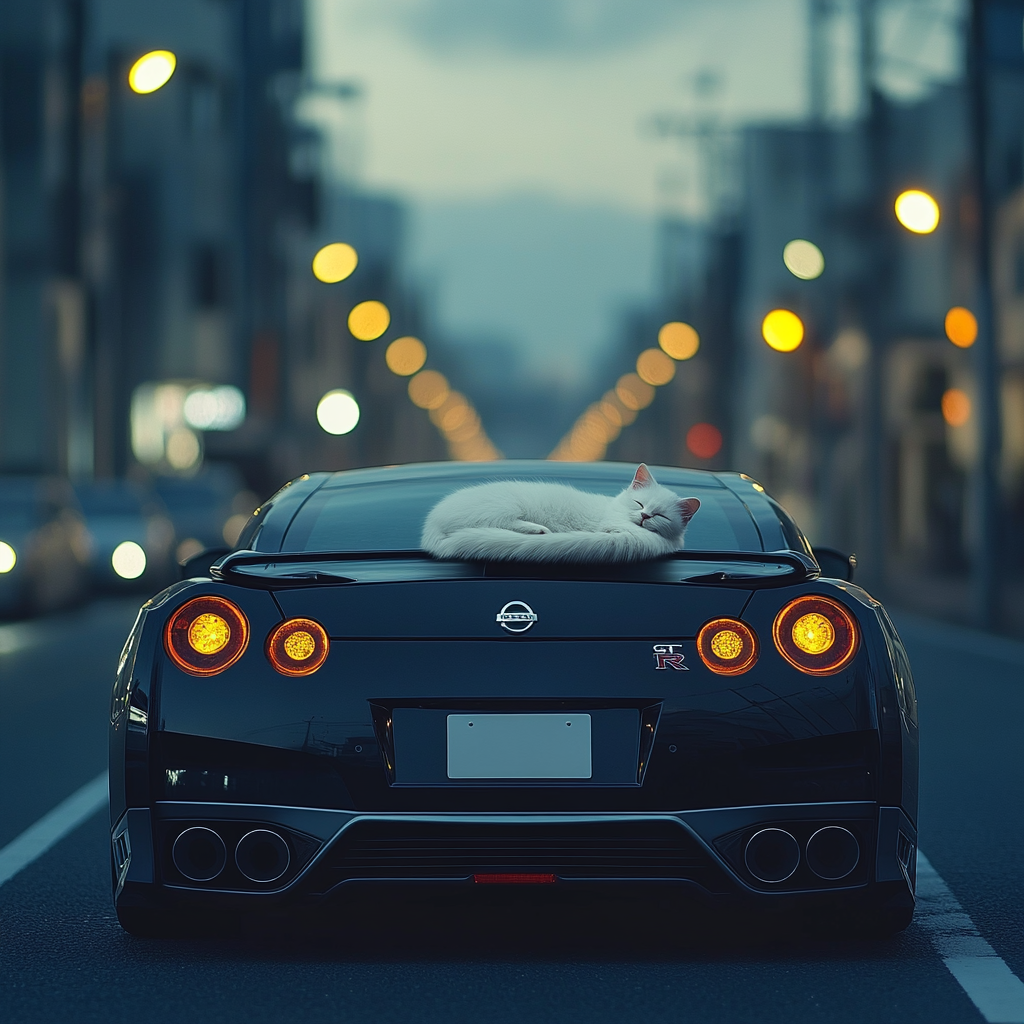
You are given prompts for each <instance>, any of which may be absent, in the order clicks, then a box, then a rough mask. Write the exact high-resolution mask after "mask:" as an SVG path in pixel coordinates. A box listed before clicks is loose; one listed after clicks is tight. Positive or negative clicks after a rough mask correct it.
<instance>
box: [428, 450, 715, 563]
mask: <svg viewBox="0 0 1024 1024" xmlns="http://www.w3.org/2000/svg"><path fill="white" fill-rule="evenodd" d="M699 508H700V502H699V501H698V500H697V499H696V498H682V499H680V498H679V497H678V496H677V495H676V494H674V493H673V492H672V491H670V490H669V489H668V488H667V487H662V486H660V485H659V484H658V483H657V482H656V481H655V479H654V477H653V476H651V473H650V470H648V468H647V467H646V466H640V468H639V469H637V471H636V475H635V476H634V477H633V482H632V483H631V484H630V485H629V487H627V488H626V489H625V490H624V491H623V492H622V493H621V494H618V495H616V496H615V497H614V498H609V497H608V496H607V495H604V494H590V493H588V492H586V491H578V490H576V488H575V487H567V486H566V485H565V484H555V483H547V482H544V481H531V480H501V481H496V482H494V483H487V484H478V485H476V486H474V487H464V488H462V489H461V490H458V491H455V492H454V493H452V494H449V495H448V496H447V497H445V498H442V499H441V500H440V501H439V502H438V503H437V504H436V505H435V506H434V507H433V508H432V509H431V510H430V513H429V514H428V515H427V519H426V522H425V523H424V524H423V536H422V538H421V540H420V543H421V545H422V546H423V549H424V550H425V551H428V552H429V553H430V554H432V555H433V556H434V557H435V558H459V559H475V560H486V561H523V562H638V561H642V560H644V559H650V558H658V557H660V556H661V555H668V554H671V553H672V552H673V551H676V550H677V549H678V548H680V547H681V546H682V543H683V531H684V530H685V529H686V524H687V523H689V521H690V520H691V519H692V518H693V515H694V513H695V512H696V511H697V509H699Z"/></svg>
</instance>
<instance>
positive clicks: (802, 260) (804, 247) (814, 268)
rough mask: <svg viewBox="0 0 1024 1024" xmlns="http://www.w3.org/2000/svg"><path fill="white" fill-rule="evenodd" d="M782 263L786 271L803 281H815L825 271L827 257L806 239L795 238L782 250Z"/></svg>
mask: <svg viewBox="0 0 1024 1024" xmlns="http://www.w3.org/2000/svg"><path fill="white" fill-rule="evenodd" d="M782 262H783V263H785V264H786V269H787V270H788V271H789V272H790V273H791V274H792V275H793V276H794V277H799V278H800V280H801V281H813V280H814V279H815V278H816V277H821V275H822V273H823V271H824V270H825V257H824V256H823V255H822V254H821V250H820V249H819V248H818V247H817V246H816V245H815V244H814V243H813V242H808V241H807V239H806V238H794V239H793V241H792V242H787V243H786V247H785V248H784V249H783V250H782Z"/></svg>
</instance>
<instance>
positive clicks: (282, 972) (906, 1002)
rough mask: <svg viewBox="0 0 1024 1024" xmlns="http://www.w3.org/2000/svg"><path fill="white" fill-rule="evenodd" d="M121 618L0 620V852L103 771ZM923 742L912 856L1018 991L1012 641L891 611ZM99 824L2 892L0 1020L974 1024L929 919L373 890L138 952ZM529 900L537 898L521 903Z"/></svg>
mask: <svg viewBox="0 0 1024 1024" xmlns="http://www.w3.org/2000/svg"><path fill="white" fill-rule="evenodd" d="M133 615H134V609H133V607H132V606H131V604H130V603H127V602H123V601H122V602H108V603H102V604H97V605H93V606H91V607H89V608H86V609H82V610H80V611H78V612H74V613H69V614H65V615H62V616H58V617H54V618H51V619H48V620H39V621H37V622H31V623H18V624H12V625H4V626H0V848H2V847H3V846H4V845H5V844H7V843H8V842H9V841H10V840H11V839H13V838H14V837H15V836H17V835H19V834H20V833H22V832H23V830H24V829H25V828H27V827H28V826H30V825H31V824H32V823H33V822H34V821H36V820H37V819H39V818H40V817H41V816H42V815H43V814H45V813H46V812H47V811H49V810H50V809H51V808H52V807H54V806H55V805H56V804H58V803H59V802H60V801H61V800H63V799H64V798H65V797H67V796H68V795H69V794H71V793H73V792H74V791H75V790H76V789H78V788H79V787H80V786H82V785H83V784H84V783H86V782H88V781H89V780H90V779H92V778H94V777H95V776H96V775H97V773H98V772H100V771H102V769H103V768H104V766H105V758H106V749H105V744H106V732H105V722H106V717H107V706H108V699H109V684H110V681H111V678H112V675H113V668H114V665H115V663H116V659H117V655H118V653H119V651H120V646H121V643H122V641H123V638H124V636H125V635H126V634H127V631H128V629H129V627H130V625H131V621H132V618H133ZM898 624H899V625H900V628H901V631H902V633H903V636H904V639H905V641H906V643H907V646H908V648H909V650H910V653H911V658H912V662H913V665H914V670H915V676H916V679H917V684H918V692H919V697H920V705H921V727H922V736H923V753H922V758H923V763H922V810H921V848H922V850H923V851H924V853H925V854H926V855H927V856H928V858H929V859H930V860H931V863H932V865H933V866H934V867H935V869H936V870H937V871H938V873H939V874H940V875H941V876H942V878H943V879H945V881H946V882H947V883H948V885H949V887H950V889H951V890H952V892H953V894H954V895H955V897H956V898H957V899H958V900H959V901H960V904H961V905H962V907H963V909H964V910H965V911H966V912H967V914H969V915H970V917H971V919H972V920H973V921H974V923H975V925H976V926H977V928H978V930H979V931H980V933H981V935H982V936H983V937H984V939H987V940H988V942H989V943H991V945H992V947H994V949H995V952H996V953H997V954H998V955H999V956H1000V957H1002V958H1003V960H1004V961H1005V962H1006V964H1007V965H1008V966H1009V968H1010V970H1011V971H1013V972H1014V973H1015V974H1016V975H1017V976H1018V977H1024V941H1022V938H1024V936H1022V927H1024V925H1022V922H1024V886H1022V885H1021V875H1022V870H1021V869H1022V867H1024V853H1022V851H1024V801H1022V799H1021V793H1022V788H1024V787H1022V783H1024V743H1022V742H1021V733H1022V723H1024V644H1015V643H1012V642H1009V641H993V640H991V639H989V638H986V637H984V636H983V635H981V634H972V633H969V632H965V631H958V630H953V629H950V628H949V627H946V626H938V625H935V624H932V623H928V622H925V621H923V620H917V619H913V618H911V617H908V616H903V617H898ZM107 842H108V834H107V822H106V817H105V815H104V814H103V813H97V814H95V815H93V816H92V817H91V818H89V819H88V820H87V821H86V822H85V823H84V824H83V825H82V826H81V827H79V828H78V829H76V830H75V831H73V832H71V833H70V834H68V835H67V836H66V837H65V838H64V839H62V840H61V841H60V842H59V843H57V844H56V845H55V846H53V847H52V848H51V849H50V850H49V851H48V852H47V853H45V854H43V855H42V856H41V857H40V858H38V859H37V860H35V861H34V862H33V863H31V864H30V865H29V866H28V867H26V868H25V869H24V870H22V871H21V872H20V873H18V874H17V875H15V876H14V877H13V878H11V879H10V880H9V881H8V882H7V883H6V884H3V885H0V1020H3V1021H5V1022H12V1024H13V1022H20V1021H50V1020H53V1021H58V1020H60V1021H89V1020H102V1021H128V1020H133V1021H184V1020H187V1021H190V1022H194V1024H200V1022H204V1021H217V1022H232V1021H246V1022H257V1021H274V1022H280V1021H291V1020H301V1021H304V1022H307V1021H308V1022H314V1021H332V1022H338V1021H344V1022H348V1021H352V1022H362V1021H372V1022H373V1024H389V1022H392V1021H403V1022H430V1021H444V1022H458V1021H472V1022H474V1024H478V1022H482V1021H486V1022H503V1021H516V1022H519V1021H525V1020H529V1021H531V1022H534V1021H535V1022H544V1021H586V1022H604V1021H609V1022H616V1024H623V1022H631V1021H644V1022H645V1024H657V1022H661V1021H672V1022H679V1021H685V1022H704V1021H708V1022H711V1021H715V1022H718V1021H722V1022H726V1021H728V1022H737V1021H752V1022H753V1021H757V1022H759V1024H761V1022H764V1024H770V1022H775V1021H779V1022H782V1021H786V1022H800V1021H850V1022H856V1024H868V1022H873V1021H880V1022H881V1021H884V1022H891V1021H899V1022H900V1024H910V1022H913V1021H927V1022H929V1024H936V1022H944V1021H981V1020H983V1019H984V1017H983V1016H982V1014H981V1013H980V1012H979V1010H978V1009H977V1008H976V1006H975V1005H974V1003H972V1001H971V999H969V998H968V996H967V994H966V993H965V991H964V989H963V988H961V987H960V985H959V984H958V983H957V981H956V980H955V979H954V977H953V975H952V974H951V973H950V971H949V970H947V969H946V967H945V966H944V964H943V961H942V959H941V958H940V956H939V954H938V953H937V952H936V949H935V947H934V946H933V944H932V938H931V936H930V933H929V932H928V930H927V928H926V927H924V925H923V923H921V922H918V921H917V920H915V923H914V924H913V925H911V927H910V928H909V929H908V930H907V931H906V932H905V933H903V934H902V935H900V936H898V937H896V938H894V939H891V940H887V941H883V942H868V941H852V940H835V939H832V940H828V939H824V938H822V937H820V936H814V935H810V934H807V933H803V932H800V931H798V930H794V931H783V932H779V931H778V930H777V929H776V928H775V927H771V926H768V925H767V924H765V923H763V922H762V923H757V922H753V923H750V924H744V923H742V922H737V921H731V920H713V919H712V920H709V919H707V918H702V917H697V916H695V915H694V913H693V912H692V910H690V909H689V908H687V907H685V906H683V905H679V904H674V903H667V902H665V901H663V900H659V899H656V898H644V899H632V900H629V901H623V900H602V901H599V902H594V903H587V904H580V903H575V902H573V903H569V902H563V901H561V900H558V901H557V902H554V903H552V902H551V897H550V896H549V895H547V894H546V893H545V894H537V893H534V892H527V893H525V894H521V893H520V892H519V891H508V890H506V891H504V892H503V893H500V894H487V897H486V899H485V898H484V897H483V896H481V895H479V894H474V896H473V898H472V899H469V900H468V901H464V902H462V903H460V904H458V905H456V906H452V905H450V904H449V903H448V902H443V901H441V900H439V899H437V898H436V897H432V898H420V897H417V898H415V899H410V898H404V899H399V898H381V899H379V900H377V901H375V902H374V903H372V904H371V903H368V902H365V903H363V904H359V905H355V906H353V907H351V908H349V909H347V910H345V911H339V912H338V918H337V920H336V921H334V922H325V923H321V925H320V926H319V927H318V928H317V929H316V930H315V931H314V932H313V933H311V934H310V933H304V932H302V931H296V930H295V929H286V930H283V929H278V928H277V927H267V928H264V929H261V930H258V931H255V932H248V933H246V934H245V935H243V936H237V935H235V936H225V937H219V938H211V939H206V940H203V941H181V940H178V941H152V940H150V941H146V940H140V939H135V938H132V937H130V936H128V935H126V934H125V933H123V932H122V931H121V929H120V928H119V927H118V924H117V921H116V919H115V917H114V914H113V911H112V909H111V905H110V893H109V875H108V871H109V869H108V852H107V850H108V847H107ZM527 897H529V898H527Z"/></svg>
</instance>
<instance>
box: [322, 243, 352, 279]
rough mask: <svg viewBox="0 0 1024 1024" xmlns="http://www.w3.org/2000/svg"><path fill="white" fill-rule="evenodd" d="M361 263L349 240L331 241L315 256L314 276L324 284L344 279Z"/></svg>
mask: <svg viewBox="0 0 1024 1024" xmlns="http://www.w3.org/2000/svg"><path fill="white" fill-rule="evenodd" d="M358 263H359V256H358V254H357V253H356V251H355V249H353V248H352V246H351V245H349V244H348V243H347V242H331V244H330V245H325V246H324V247H323V248H322V249H321V250H320V251H319V252H317V254H316V255H315V256H314V257H313V276H314V277H315V278H316V279H317V280H318V281H323V282H324V284H337V283H338V281H344V280H345V278H346V277H348V276H349V275H350V274H351V273H352V271H353V270H355V269H356V265H357V264H358Z"/></svg>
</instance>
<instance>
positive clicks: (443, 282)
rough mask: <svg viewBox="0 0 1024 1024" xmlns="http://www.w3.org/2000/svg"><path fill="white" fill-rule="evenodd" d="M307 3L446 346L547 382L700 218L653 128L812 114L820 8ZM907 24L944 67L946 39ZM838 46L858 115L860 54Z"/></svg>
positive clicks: (589, 353) (483, 1) (697, 203)
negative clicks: (671, 230)
mask: <svg viewBox="0 0 1024 1024" xmlns="http://www.w3.org/2000/svg"><path fill="white" fill-rule="evenodd" d="M933 2H937V3H940V4H942V3H945V4H956V3H958V2H959V0H933ZM311 4H312V6H311V12H312V15H313V18H312V25H313V30H312V32H311V35H310V43H311V51H312V52H311V57H312V62H311V63H312V65H313V69H314V74H315V75H316V77H317V78H319V79H320V80H322V81H354V82H356V83H358V84H359V85H360V86H361V88H362V90H363V98H362V100H361V101H359V103H357V104H355V105H352V104H350V105H349V110H348V113H347V115H345V120H342V119H341V115H340V108H338V107H335V108H334V109H333V110H331V109H329V105H326V104H321V106H320V113H321V116H322V118H323V119H324V123H328V124H335V125H336V126H338V128H339V130H338V131H336V132H334V137H335V140H336V146H335V153H336V154H340V156H338V158H337V161H336V162H337V163H344V165H345V166H344V168H343V170H345V171H346V172H347V173H348V174H350V175H352V176H354V177H355V179H356V180H357V181H359V182H360V183H361V184H362V185H363V186H364V187H366V188H369V189H373V190H376V191H384V192H388V193H390V194H393V195H395V196H398V197H400V198H402V199H404V200H405V201H407V202H408V203H409V206H410V212H411V222H412V226H413V230H412V235H411V239H410V252H409V253H408V261H409V266H410V268H411V270H412V272H413V273H414V274H415V275H416V276H419V277H422V278H424V279H428V280H429V281H430V285H431V294H432V296H433V297H434V300H435V302H436V309H437V313H438V316H439V319H440V320H441V322H442V325H443V327H444V328H445V330H446V332H449V333H451V334H454V335H458V336H459V337H461V338H463V339H471V338H472V337H473V336H474V335H480V336H488V337H490V338H496V337H497V338H507V339H509V340H510V341H511V342H514V343H516V344H517V345H519V346H520V347H521V349H522V352H523V355H524V356H525V359H526V361H527V363H528V364H530V365H531V366H532V367H533V368H534V369H535V370H537V371H538V372H540V373H542V374H546V375H549V376H555V377H558V376H563V377H564V376H567V375H571V374H573V373H575V372H577V370H578V367H579V366H580V365H581V359H583V358H591V359H592V360H595V359H596V358H597V356H598V355H599V353H600V352H601V350H602V349H603V348H604V347H605V346H606V344H607V343H608V341H609V339H610V338H611V337H612V335H613V332H614V329H615V322H616V316H617V315H618V312H619V311H620V310H621V309H622V308H623V306H624V305H625V304H627V303H629V302H631V301H632V302H635V301H638V300H640V301H643V300H645V299H647V298H648V297H649V296H650V294H651V293H652V288H653V280H654V262H655V254H654V237H655V232H654V225H655V222H656V219H657V217H658V215H659V214H662V213H664V212H666V211H672V212H675V213H681V214H689V215H694V214H698V215H699V214H700V212H701V211H702V204H701V196H700V191H699V188H698V184H699V178H698V177H697V175H696V173H695V164H694V151H693V149H692V146H688V144H686V143H682V144H681V143H680V142H678V141H673V140H666V139H662V138H658V137H657V136H656V134H655V133H654V132H653V131H652V130H651V123H652V118H653V117H654V116H655V115H658V114H665V113H668V114H676V115H686V114H689V115H693V114H695V113H698V114H703V115H707V114H709V113H714V115H715V116H717V117H718V118H720V119H721V120H723V121H726V122H732V123H740V122H749V121H753V120H766V119H770V120H792V119H794V118H798V117H800V116H802V114H803V112H804V109H805V106H806V9H807V8H806V0H311ZM916 6H917V7H921V4H917V5H916ZM897 21H898V20H897ZM893 24H894V27H892V28H887V32H889V34H890V35H892V33H893V32H897V33H899V32H902V33H903V36H905V37H906V39H907V40H909V45H911V47H912V48H913V47H916V48H917V50H921V49H922V46H923V47H924V50H925V51H926V52H925V57H927V58H928V59H932V60H938V61H939V62H940V63H941V61H942V60H946V61H947V63H948V59H949V58H948V54H947V55H945V56H943V54H942V53H938V56H936V55H935V53H933V52H932V51H936V52H938V50H941V47H937V44H936V43H935V41H934V40H932V41H931V42H929V39H928V33H929V32H931V28H929V27H928V26H923V27H922V24H917V23H908V22H906V19H904V20H903V21H898V23H895V22H894V23H893ZM841 36H842V32H841V31H840V33H839V37H837V43H838V50H839V52H840V54H843V53H845V57H843V56H840V57H839V58H837V59H836V60H834V61H833V65H834V66H835V69H836V70H837V76H836V82H837V90H836V98H835V102H836V104H837V105H838V107H839V108H840V109H846V110H847V111H849V110H851V109H852V108H853V106H854V105H855V103H856V90H855V87H854V79H853V68H854V62H855V53H854V52H853V47H854V42H855V40H854V37H852V36H851V34H850V32H849V31H848V32H847V38H846V39H845V40H844V39H843V38H841ZM901 45H902V44H901ZM929 55H930V56H929ZM920 56H921V55H920V53H918V54H917V57H918V58H920ZM900 66H901V67H902V66H903V65H900ZM897 84H898V83H897ZM332 118H333V120H332ZM343 124H345V125H347V127H346V128H344V130H342V129H341V126H342V125H343Z"/></svg>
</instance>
